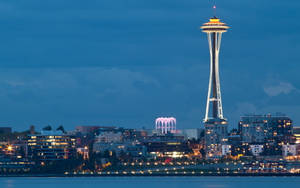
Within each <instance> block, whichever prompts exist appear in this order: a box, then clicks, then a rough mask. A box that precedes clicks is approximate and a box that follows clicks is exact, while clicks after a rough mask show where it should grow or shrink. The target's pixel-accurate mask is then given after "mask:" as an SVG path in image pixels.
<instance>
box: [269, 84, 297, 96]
mask: <svg viewBox="0 0 300 188" xmlns="http://www.w3.org/2000/svg"><path fill="white" fill-rule="evenodd" d="M293 90H296V88H295V87H294V86H293V85H292V84H291V83H288V82H279V83H278V84H277V85H271V86H265V87H264V91H265V93H266V94H267V95H269V96H270V97H275V96H278V95H280V94H289V93H291V92H292V91H293Z"/></svg>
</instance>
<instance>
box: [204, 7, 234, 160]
mask: <svg viewBox="0 0 300 188" xmlns="http://www.w3.org/2000/svg"><path fill="white" fill-rule="evenodd" d="M213 8H214V9H216V6H214V7H213ZM200 28H201V29H202V31H203V32H204V33H207V37H208V45H209V52H210V76H209V86H208V95H207V102H206V112H205V117H204V120H203V121H204V125H205V132H206V135H205V141H206V145H207V149H208V153H210V155H211V156H212V157H213V156H215V155H218V154H220V147H219V146H220V144H222V143H224V142H225V141H226V137H227V120H226V118H224V115H223V108H222V99H221V87H220V76H219V52H220V46H221V39H222V34H223V33H224V32H226V31H227V30H228V29H229V27H228V26H227V25H226V24H225V23H223V22H221V21H220V19H219V18H217V17H216V16H214V17H212V18H210V19H209V22H207V23H204V24H203V25H202V26H201V27H200Z"/></svg>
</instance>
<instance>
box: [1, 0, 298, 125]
mask: <svg viewBox="0 0 300 188" xmlns="http://www.w3.org/2000/svg"><path fill="white" fill-rule="evenodd" d="M213 4H214V3H213V1H209V0H207V1H199V0H189V1H183V0H153V1H144V0H101V1H100V0H89V1H82V0H81V1H80V0H51V1H50V0H45V1H40V0H26V1H17V0H10V1H7V0H1V1H0V25H1V29H0V41H1V42H0V111H1V115H0V126H12V127H14V129H15V130H22V129H26V128H28V127H29V125H31V124H33V125H36V126H37V127H38V128H42V127H44V126H45V125H48V124H50V125H53V126H58V125H60V124H63V125H64V126H65V127H66V128H67V129H72V128H73V127H75V126H76V125H104V126H105V125H108V126H111V125H115V126H123V127H131V128H139V127H146V128H152V127H153V126H154V119H155V118H156V117H159V116H174V117H176V118H177V121H178V125H177V126H178V128H197V127H202V126H203V125H202V119H203V117H204V110H205V101H206V94H207V86H208V76H209V75H208V73H209V52H208V44H207V40H206V35H205V34H204V33H201V31H200V29H199V26H200V25H201V24H202V23H204V22H206V21H208V18H209V17H211V16H212V15H213V11H212V8H211V7H212V6H213ZM216 5H217V16H219V17H221V19H222V21H224V22H226V23H227V24H228V25H230V26H231V27H232V28H231V29H230V30H229V32H228V33H225V34H224V36H223V40H222V46H221V54H220V66H221V88H222V95H223V96H222V97H223V108H224V115H225V116H226V117H227V118H228V120H229V123H230V126H231V127H236V126H237V121H238V120H239V117H240V116H241V115H243V114H245V113H276V112H283V113H285V114H287V115H289V116H290V117H291V118H292V119H293V120H294V122H295V125H299V124H300V100H298V97H299V95H300V90H299V88H300V77H299V76H298V75H299V73H298V72H299V68H300V64H299V60H300V57H299V51H300V36H299V34H298V31H299V29H300V22H299V19H300V14H299V13H298V10H299V8H300V2H298V1H296V0H291V1H289V2H288V3H286V2H283V1H279V0H275V1H270V0H266V1H260V0H251V1H250V0H245V1H237V0H228V1H217V2H216Z"/></svg>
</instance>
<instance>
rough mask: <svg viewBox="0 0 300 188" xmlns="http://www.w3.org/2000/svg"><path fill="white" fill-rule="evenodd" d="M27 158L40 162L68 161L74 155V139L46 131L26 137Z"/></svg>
mask: <svg viewBox="0 0 300 188" xmlns="http://www.w3.org/2000/svg"><path fill="white" fill-rule="evenodd" d="M27 141H28V156H29V157H31V158H33V159H38V160H40V161H53V160H62V159H70V158H71V157H74V155H75V154H76V148H75V141H76V140H75V137H74V136H71V135H66V134H61V133H58V132H52V131H49V132H48V131H47V132H43V133H42V134H34V135H29V136H28V140H27Z"/></svg>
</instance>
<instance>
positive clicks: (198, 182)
mask: <svg viewBox="0 0 300 188" xmlns="http://www.w3.org/2000/svg"><path fill="white" fill-rule="evenodd" d="M69 187H70V188H121V187H122V188H135V187H139V188H157V187H163V188H173V187H174V188H177V187H178V188H194V187H197V188H201V187H207V188H219V187H220V188H226V187H233V188H235V187H238V188H250V187H251V188H259V187H264V188H269V187H271V188H280V187H284V188H297V187H300V177H88V178H87V177H83V178H78V177H77V178H0V188H69Z"/></svg>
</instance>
